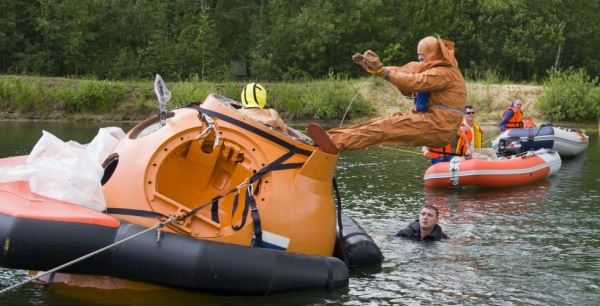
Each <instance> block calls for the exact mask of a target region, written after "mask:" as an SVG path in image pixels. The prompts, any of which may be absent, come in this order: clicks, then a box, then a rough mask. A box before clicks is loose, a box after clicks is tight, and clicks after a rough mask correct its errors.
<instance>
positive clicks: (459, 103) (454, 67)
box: [307, 36, 467, 154]
mask: <svg viewBox="0 0 600 306" xmlns="http://www.w3.org/2000/svg"><path fill="white" fill-rule="evenodd" d="M454 51H455V49H454V43H453V42H451V41H448V40H444V39H441V38H440V37H437V38H436V37H432V36H428V37H425V38H423V39H422V40H421V41H420V42H419V44H418V46H417V55H418V60H419V61H418V62H410V63H408V64H406V65H404V66H401V67H397V66H383V65H382V63H381V60H380V59H379V56H378V55H377V54H375V52H373V51H371V50H367V51H366V52H365V53H364V54H358V53H357V54H355V55H354V56H353V57H352V59H353V61H354V62H355V63H356V64H358V65H359V66H361V67H362V68H363V69H364V70H366V71H367V72H368V73H371V74H374V75H377V76H379V77H381V78H383V79H385V80H387V81H388V82H390V83H392V84H393V85H395V86H396V87H397V88H398V89H399V90H400V92H401V93H402V94H404V95H405V96H409V97H414V98H416V99H415V102H417V103H416V105H415V109H413V110H412V111H411V112H410V113H406V114H402V113H396V114H393V115H391V116H389V117H380V118H375V119H372V120H370V121H368V122H365V123H361V124H357V125H352V126H348V127H342V128H336V129H331V130H329V131H327V132H325V131H323V130H322V129H321V128H320V127H319V126H318V125H316V124H311V125H309V126H308V129H307V131H308V134H309V136H310V137H311V138H312V139H313V140H314V141H315V142H316V143H317V145H318V146H319V147H320V148H321V149H322V150H323V148H327V151H329V152H330V153H334V154H335V153H337V152H338V151H345V150H357V149H363V148H368V147H372V146H377V145H382V144H398V145H403V146H423V145H426V146H430V147H437V146H443V145H445V144H447V143H449V142H452V141H453V139H455V138H456V130H457V129H458V127H459V126H460V123H461V121H462V115H463V108H464V105H465V101H466V97H467V90H466V84H465V80H464V78H463V76H462V73H461V72H460V70H459V69H458V62H457V61H456V58H455V57H454ZM323 151H325V150H323Z"/></svg>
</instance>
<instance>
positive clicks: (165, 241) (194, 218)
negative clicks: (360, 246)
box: [0, 95, 382, 294]
mask: <svg viewBox="0 0 600 306" xmlns="http://www.w3.org/2000/svg"><path fill="white" fill-rule="evenodd" d="M239 108H240V105H239V103H237V102H235V101H233V100H230V99H228V98H225V97H222V96H218V95H209V96H208V98H207V99H206V100H205V101H204V102H203V103H202V104H201V105H198V104H191V105H188V106H186V107H181V108H178V109H175V110H172V111H170V112H168V115H167V119H166V120H165V122H161V120H160V119H159V118H158V116H154V117H152V118H150V119H148V120H146V121H144V122H142V123H140V124H139V125H137V126H136V127H134V128H133V129H132V130H131V131H130V132H129V133H128V134H127V135H126V137H125V138H124V139H122V140H121V141H120V142H119V143H118V144H117V145H116V147H115V148H114V149H113V152H112V153H111V154H110V155H109V157H108V158H107V159H106V160H105V162H104V163H103V167H104V176H103V178H102V184H103V189H104V196H105V199H106V204H107V210H106V212H105V213H101V212H96V211H93V210H91V209H88V208H85V207H81V206H77V205H74V204H71V203H66V202H62V201H58V200H53V199H49V198H46V197H42V196H39V195H36V194H34V193H32V192H31V191H30V190H29V187H28V185H27V183H26V182H12V183H5V184H0V221H2V224H3V227H0V239H1V240H2V241H3V243H4V252H3V253H2V254H0V266H2V267H7V268H14V269H29V270H40V271H46V270H49V269H51V268H54V267H56V266H58V265H61V264H64V263H65V262H68V261H69V260H73V259H76V258H79V257H81V256H83V255H84V254H87V253H89V252H91V251H95V250H98V249H100V248H102V247H104V246H107V245H110V244H111V243H114V242H118V241H120V240H122V239H124V238H127V237H130V236H132V235H134V234H136V233H139V232H141V231H143V230H144V229H147V228H150V227H153V226H155V225H156V224H157V223H158V222H159V221H163V220H165V219H166V218H169V217H172V216H182V215H189V217H187V218H185V219H182V221H180V222H175V223H169V224H167V225H166V226H165V227H164V228H163V229H162V232H163V233H162V234H160V235H159V236H158V237H157V233H156V232H155V231H154V232H147V233H145V234H144V235H142V236H140V237H138V238H135V239H132V240H131V241H128V242H126V243H123V244H120V245H119V246H118V247H115V248H112V249H110V250H109V251H106V252H103V253H101V254H99V255H95V256H93V257H91V258H90V259H88V260H86V261H84V262H82V263H78V264H76V265H73V266H70V267H68V268H66V269H64V270H63V271H62V272H65V273H73V274H70V275H71V276H72V277H69V282H68V283H69V284H70V285H79V286H93V287H100V288H107V287H106V286H104V285H103V283H105V282H104V281H103V279H104V278H105V277H104V276H109V277H117V278H120V279H129V280H133V281H141V282H143V283H150V284H158V285H165V286H174V287H178V288H184V289H191V290H200V291H206V292H216V293H226V294H238V293H241V294H269V293H276V292H286V291H297V290H306V289H313V288H323V287H325V288H328V289H331V288H335V287H339V286H343V285H347V283H348V271H347V268H346V265H345V264H344V262H342V261H341V260H339V259H338V258H335V257H332V256H333V255H334V245H335V243H336V232H337V231H336V206H335V203H334V199H333V186H332V181H333V176H334V172H335V167H336V163H337V156H336V155H330V154H327V153H324V152H322V151H320V150H317V148H316V147H315V146H314V145H313V144H312V141H311V140H310V139H309V138H307V137H306V136H304V135H303V134H302V133H299V132H297V131H296V130H294V129H291V128H289V130H288V133H287V135H284V134H282V133H279V132H277V131H274V130H271V129H270V128H269V127H268V126H266V125H263V124H261V123H259V122H256V121H254V120H252V119H250V118H249V117H246V116H244V115H243V113H242V112H241V111H240V109H239ZM24 161H25V157H15V158H6V159H0V167H1V166H10V165H18V164H22V163H23V162H24ZM365 235H366V234H365ZM343 239H344V241H343V242H342V243H344V244H347V243H351V241H349V240H347V239H346V237H344V238H343ZM359 242H360V243H362V242H361V241H359ZM347 247H348V246H347V245H346V248H347ZM369 247H373V248H377V247H376V245H374V243H372V244H370V245H369ZM272 249H277V250H283V251H285V252H282V251H275V250H272ZM376 251H377V252H372V253H373V254H374V255H373V256H375V257H374V258H376V259H377V260H374V262H375V263H374V264H380V263H381V259H382V257H381V253H380V252H379V250H378V249H377V250H376ZM40 254H44V256H40ZM369 254H370V253H369ZM369 256H371V255H369ZM350 260H351V259H350ZM359 260H360V259H359ZM365 262H367V261H365ZM368 262H369V263H370V262H371V261H368ZM350 266H352V263H350ZM65 275H66V274H62V276H65ZM66 276H69V275H66ZM103 277H104V278H103ZM59 278H60V277H57V278H54V277H51V279H50V281H52V279H54V280H57V279H59ZM274 280H278V281H274ZM121 284H122V283H121ZM127 287H130V286H129V285H127Z"/></svg>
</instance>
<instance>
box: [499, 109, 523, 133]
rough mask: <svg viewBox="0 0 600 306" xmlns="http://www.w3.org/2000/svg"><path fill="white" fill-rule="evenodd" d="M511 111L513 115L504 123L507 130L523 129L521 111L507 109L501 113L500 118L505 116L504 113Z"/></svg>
mask: <svg viewBox="0 0 600 306" xmlns="http://www.w3.org/2000/svg"><path fill="white" fill-rule="evenodd" d="M509 110H512V112H513V115H512V117H510V119H509V120H508V122H507V123H506V128H507V129H512V128H522V127H523V112H522V111H521V110H516V109H515V108H514V107H507V108H506V110H504V113H502V118H504V116H505V115H506V112H507V111H509Z"/></svg>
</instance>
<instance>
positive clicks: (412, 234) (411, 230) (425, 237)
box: [395, 205, 448, 242]
mask: <svg viewBox="0 0 600 306" xmlns="http://www.w3.org/2000/svg"><path fill="white" fill-rule="evenodd" d="M439 221H440V213H439V211H438V209H437V207H435V206H433V205H425V206H423V208H422V209H421V213H419V219H417V220H415V221H413V222H411V223H409V224H408V225H407V226H406V227H405V228H403V229H401V230H399V231H398V232H397V233H396V235H395V236H396V237H401V238H405V239H409V240H413V241H424V242H431V241H439V240H442V239H448V236H447V235H446V234H445V233H444V231H442V227H441V226H440V225H439V224H438V223H439Z"/></svg>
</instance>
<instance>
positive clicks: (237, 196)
mask: <svg viewBox="0 0 600 306" xmlns="http://www.w3.org/2000/svg"><path fill="white" fill-rule="evenodd" d="M239 200H240V194H239V193H236V194H235V196H234V198H233V208H232V209H231V221H232V222H231V228H233V230H234V231H239V230H240V229H241V228H242V227H244V225H246V218H247V217H248V205H247V202H246V205H244V211H242V221H241V222H240V225H235V224H233V216H234V215H235V211H236V210H237V207H238V202H239Z"/></svg>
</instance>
